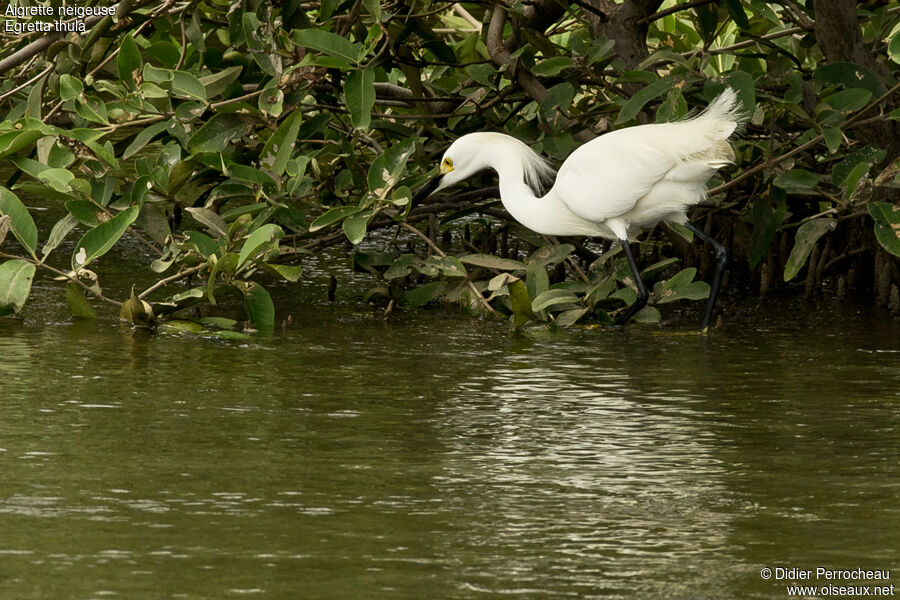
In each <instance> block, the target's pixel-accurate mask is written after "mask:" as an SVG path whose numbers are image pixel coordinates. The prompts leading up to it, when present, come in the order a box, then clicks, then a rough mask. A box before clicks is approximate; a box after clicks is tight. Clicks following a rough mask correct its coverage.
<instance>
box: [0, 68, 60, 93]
mask: <svg viewBox="0 0 900 600" xmlns="http://www.w3.org/2000/svg"><path fill="white" fill-rule="evenodd" d="M55 68H56V65H54V64H52V63H51V64H50V66H49V67H47V68H46V69H44V70H43V71H41V72H40V73H38V74H37V75H35V76H34V77H32V78H31V79H29V80H28V81H26V82H25V83H23V84H22V85H20V86H19V87H16V88H13V89H11V90H9V91H8V92H6V93H5V94H3V95H0V101H3V100H6V99H7V98H9V97H10V96H12V95H13V94H15V93H16V92H18V91H19V90H22V89H25V88H27V87H28V86H29V85H31V84H32V83H34V82H35V81H37V80H38V79H40V78H41V77H43V76H44V75H46V74H47V73H49V72H50V71H52V70H53V69H55Z"/></svg>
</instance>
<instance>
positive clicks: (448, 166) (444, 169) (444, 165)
mask: <svg viewBox="0 0 900 600" xmlns="http://www.w3.org/2000/svg"><path fill="white" fill-rule="evenodd" d="M452 170H453V159H452V158H450V157H447V158H445V159H444V160H443V161H441V175H443V174H445V173H449V172H450V171H452Z"/></svg>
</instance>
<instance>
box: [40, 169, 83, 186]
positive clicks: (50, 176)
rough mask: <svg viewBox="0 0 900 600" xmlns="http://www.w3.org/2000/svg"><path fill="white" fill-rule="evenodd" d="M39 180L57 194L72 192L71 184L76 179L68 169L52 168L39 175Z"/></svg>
mask: <svg viewBox="0 0 900 600" xmlns="http://www.w3.org/2000/svg"><path fill="white" fill-rule="evenodd" d="M37 178H38V179H39V180H40V181H42V182H43V183H46V184H47V185H48V186H49V187H51V188H52V189H54V190H56V191H57V192H71V191H72V188H71V186H70V185H69V184H70V183H71V182H72V181H73V180H74V179H75V175H74V174H73V173H72V172H71V171H69V170H68V169H57V168H54V167H50V168H49V169H44V170H43V171H41V172H40V173H38V176H37Z"/></svg>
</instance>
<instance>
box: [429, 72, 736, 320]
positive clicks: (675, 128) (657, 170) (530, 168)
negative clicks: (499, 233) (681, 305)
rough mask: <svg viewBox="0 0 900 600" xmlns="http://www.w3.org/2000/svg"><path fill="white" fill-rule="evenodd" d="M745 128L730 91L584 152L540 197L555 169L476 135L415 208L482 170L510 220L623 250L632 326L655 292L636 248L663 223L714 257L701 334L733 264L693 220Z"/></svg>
mask: <svg viewBox="0 0 900 600" xmlns="http://www.w3.org/2000/svg"><path fill="white" fill-rule="evenodd" d="M741 119H742V114H741V108H740V104H739V102H738V99H737V95H736V93H735V92H734V90H732V89H731V88H727V89H726V90H725V91H724V92H722V93H721V94H719V96H717V97H716V98H715V99H714V100H713V101H712V102H711V103H710V104H709V106H707V107H706V109H705V110H703V112H701V113H699V114H698V115H696V116H694V117H691V118H688V119H684V120H681V121H675V122H672V123H657V124H652V125H639V126H636V127H627V128H624V129H619V130H617V131H613V132H610V133H607V134H604V135H602V136H600V137H598V138H596V139H594V140H591V141H590V142H588V143H586V144H584V145H583V146H580V147H579V148H577V149H576V150H575V151H574V152H572V154H571V155H569V157H568V158H567V159H566V160H565V162H564V163H563V165H562V167H560V169H559V172H558V173H556V181H555V182H554V184H553V187H552V188H551V189H550V191H549V192H547V193H546V194H545V195H543V196H539V195H538V194H539V193H540V190H541V184H542V182H543V180H545V179H550V178H551V177H552V176H553V169H552V167H550V165H549V164H548V163H547V161H546V160H544V159H543V158H542V157H541V156H539V155H538V154H537V153H535V152H534V151H533V150H531V148H529V147H528V146H526V145H525V144H524V143H522V142H520V141H519V140H517V139H516V138H514V137H511V136H508V135H506V134H503V133H494V132H478V133H470V134H467V135H464V136H462V137H460V138H459V139H457V140H456V141H455V142H453V143H452V144H451V145H450V147H449V148H448V149H447V151H446V152H445V153H444V156H443V159H442V160H441V164H440V170H439V174H438V175H437V176H436V177H434V178H433V179H431V180H430V181H429V182H428V183H427V184H426V185H425V186H424V187H423V188H422V189H421V190H419V192H417V194H416V196H415V198H414V199H413V204H414V205H415V204H417V203H418V202H420V201H422V200H423V199H425V198H426V197H427V196H429V195H431V194H432V193H434V192H435V191H437V190H440V189H443V188H445V187H448V186H451V185H454V184H456V183H459V182H461V181H463V180H464V179H466V178H467V177H469V176H471V175H473V174H475V173H477V172H478V171H481V170H484V169H493V170H494V171H496V172H497V174H498V176H499V179H500V200H501V202H502V203H503V206H504V207H505V208H506V210H507V211H508V212H509V214H510V215H512V217H513V218H514V219H515V220H516V221H518V222H519V223H521V224H522V225H524V226H525V227H527V228H529V229H531V230H532V231H534V232H535V233H541V234H545V235H578V236H580V235H585V236H599V237H602V238H606V239H615V240H619V242H620V243H621V245H622V250H623V251H624V253H625V258H626V259H627V260H628V264H629V266H630V267H631V271H632V273H633V274H634V283H635V286H636V287H637V293H638V297H637V300H636V301H635V302H634V303H633V304H632V305H631V306H630V307H628V309H627V310H625V311H623V312H622V313H621V315H619V316H618V318H617V320H616V322H617V323H625V322H626V321H628V320H629V319H630V318H631V317H632V316H633V315H634V314H635V313H636V312H638V311H639V310H640V309H641V308H643V307H644V305H646V303H647V299H648V298H649V295H650V294H649V293H648V291H647V288H646V287H645V286H644V282H643V281H642V280H641V276H640V272H639V271H638V268H637V265H636V264H635V261H634V257H633V256H632V252H631V247H630V245H629V240H631V239H633V238H634V236H635V235H637V234H638V233H640V232H641V231H644V230H647V229H651V228H653V227H654V226H656V224H657V223H659V222H660V221H668V222H671V223H678V224H681V225H684V226H686V227H687V228H688V229H690V230H691V231H693V232H694V234H695V235H696V236H697V237H699V238H700V239H701V240H703V241H704V242H705V243H707V244H709V245H710V246H712V248H713V251H714V253H715V262H716V267H715V273H714V275H713V281H712V285H711V286H710V292H709V299H708V301H707V305H706V313H705V315H704V317H703V323H702V325H701V329H704V330H705V329H706V328H707V327H708V325H709V322H710V319H711V318H712V312H713V306H714V305H715V302H716V296H717V295H718V292H719V286H720V284H721V282H722V273H723V272H724V270H725V266H726V263H727V261H728V253H727V251H726V249H725V247H724V246H723V245H722V244H720V243H719V242H717V241H715V240H714V239H713V238H711V237H710V236H708V235H707V234H706V233H705V232H703V231H702V230H700V229H698V228H697V227H695V226H693V225H692V224H691V223H690V222H689V221H688V219H687V215H686V211H687V208H688V207H689V206H692V205H694V204H697V203H699V202H700V201H702V200H704V199H705V198H706V182H707V181H708V180H709V178H710V177H712V175H713V174H714V173H715V172H716V170H717V169H720V168H722V167H724V166H726V165H729V164H732V163H733V162H734V150H733V149H732V148H731V145H730V144H729V142H728V139H729V138H730V137H731V135H732V134H733V133H734V132H735V130H736V129H737V127H738V125H739V124H740V122H741ZM536 190H538V191H537V192H536Z"/></svg>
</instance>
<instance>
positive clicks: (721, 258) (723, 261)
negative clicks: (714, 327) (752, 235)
mask: <svg viewBox="0 0 900 600" xmlns="http://www.w3.org/2000/svg"><path fill="white" fill-rule="evenodd" d="M684 226H685V227H687V228H688V229H690V230H691V231H693V232H694V235H696V236H697V237H698V238H700V239H701V240H703V242H704V243H706V244H709V245H710V246H712V248H713V252H714V255H715V259H716V272H715V273H714V274H713V280H712V285H711V286H710V287H709V300H707V301H706V314H705V315H703V323H702V324H701V325H700V331H706V328H707V327H709V322H710V321H711V320H712V313H713V307H714V306H715V304H716V296H718V295H719V286H721V285H722V274H724V273H725V267H726V266H727V265H728V250H727V249H726V248H725V246H723V245H722V244H720V243H719V242H717V241H716V240H714V239H713V238H711V237H710V236H708V235H706V232H705V231H703V230H701V229H699V228H698V227H695V226H694V225H692V224H691V223H690V222H685V224H684Z"/></svg>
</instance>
